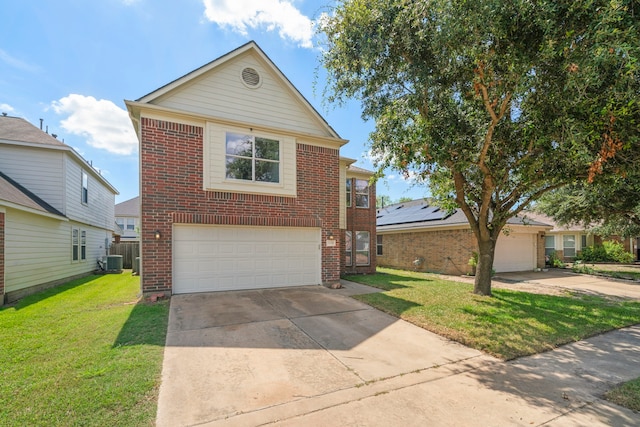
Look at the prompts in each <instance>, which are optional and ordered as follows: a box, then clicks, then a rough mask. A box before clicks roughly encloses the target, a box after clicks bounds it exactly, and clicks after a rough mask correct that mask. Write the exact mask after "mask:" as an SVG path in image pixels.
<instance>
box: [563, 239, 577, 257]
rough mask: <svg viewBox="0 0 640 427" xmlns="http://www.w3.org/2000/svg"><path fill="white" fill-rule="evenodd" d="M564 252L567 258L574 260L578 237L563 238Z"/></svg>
mask: <svg viewBox="0 0 640 427" xmlns="http://www.w3.org/2000/svg"><path fill="white" fill-rule="evenodd" d="M562 250H563V253H564V256H565V257H568V258H573V257H575V256H576V236H572V235H566V236H562Z"/></svg>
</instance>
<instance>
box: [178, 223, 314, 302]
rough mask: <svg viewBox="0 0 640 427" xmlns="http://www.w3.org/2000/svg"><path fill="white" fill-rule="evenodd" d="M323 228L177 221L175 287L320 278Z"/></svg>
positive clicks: (219, 287) (235, 286)
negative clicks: (244, 225)
mask: <svg viewBox="0 0 640 427" xmlns="http://www.w3.org/2000/svg"><path fill="white" fill-rule="evenodd" d="M320 260H321V249H320V229H319V228H312V227H309V228H296V227H241V226H223V225H192V224H175V225H174V226H173V293H174V294H183V293H192V292H211V291H227V290H240V289H259V288H274V287H286V286H301V285H317V284H320V283H321V275H320V274H321V272H320Z"/></svg>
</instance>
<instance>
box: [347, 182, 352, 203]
mask: <svg viewBox="0 0 640 427" xmlns="http://www.w3.org/2000/svg"><path fill="white" fill-rule="evenodd" d="M347 207H348V208H350V207H351V178H347Z"/></svg>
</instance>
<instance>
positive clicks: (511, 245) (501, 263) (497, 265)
mask: <svg viewBox="0 0 640 427" xmlns="http://www.w3.org/2000/svg"><path fill="white" fill-rule="evenodd" d="M535 236H536V235H535V234H528V233H527V234H525V233H511V234H509V235H508V236H506V235H504V234H501V235H500V237H499V238H498V243H497V244H496V252H495V257H494V259H493V269H494V270H495V271H496V273H501V272H507V271H527V270H529V271H531V270H534V269H535V268H536V246H535Z"/></svg>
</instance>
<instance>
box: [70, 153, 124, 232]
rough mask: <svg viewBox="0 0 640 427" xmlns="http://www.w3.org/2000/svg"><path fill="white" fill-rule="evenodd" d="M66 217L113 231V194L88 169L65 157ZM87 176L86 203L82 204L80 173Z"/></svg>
mask: <svg viewBox="0 0 640 427" xmlns="http://www.w3.org/2000/svg"><path fill="white" fill-rule="evenodd" d="M65 169H66V191H67V197H66V208H65V211H66V215H67V217H69V219H71V220H74V221H78V222H81V223H83V224H88V225H92V226H94V227H99V228H104V229H106V230H113V229H114V224H113V222H114V218H115V215H114V210H115V194H114V193H112V192H111V190H109V189H108V188H107V187H105V186H104V185H103V184H102V183H101V182H100V181H99V180H98V178H97V177H95V176H93V175H92V172H91V171H90V170H88V169H84V168H83V167H81V166H80V165H79V164H78V163H77V162H76V161H75V160H74V159H73V158H71V157H70V156H66V160H65ZM83 171H85V172H86V173H87V174H88V185H89V188H88V196H89V200H88V203H86V204H84V203H82V197H81V189H82V186H81V184H82V172H83Z"/></svg>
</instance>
